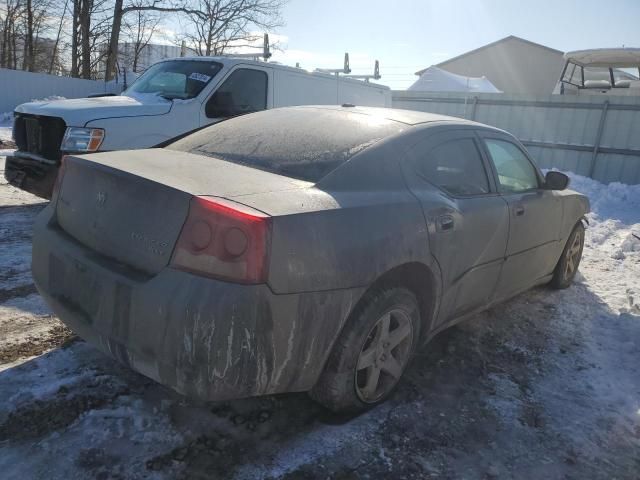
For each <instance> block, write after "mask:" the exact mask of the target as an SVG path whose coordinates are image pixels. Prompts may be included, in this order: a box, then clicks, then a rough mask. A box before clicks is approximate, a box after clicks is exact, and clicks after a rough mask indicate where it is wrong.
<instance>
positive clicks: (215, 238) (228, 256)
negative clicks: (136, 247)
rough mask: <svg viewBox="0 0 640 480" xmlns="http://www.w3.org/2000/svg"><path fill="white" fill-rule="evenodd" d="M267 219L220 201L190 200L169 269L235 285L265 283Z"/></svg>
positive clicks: (249, 210)
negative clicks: (231, 282)
mask: <svg viewBox="0 0 640 480" xmlns="http://www.w3.org/2000/svg"><path fill="white" fill-rule="evenodd" d="M269 241H270V218H269V216H268V215H265V214H263V213H262V212H259V211H257V210H253V209H251V208H248V207H245V206H244V205H239V204H237V203H234V202H230V201H227V200H223V199H218V198H216V199H213V198H208V197H193V198H192V199H191V204H190V205H189V214H188V216H187V220H186V222H185V223H184V226H183V227H182V231H181V232H180V236H179V238H178V241H177V243H176V246H175V248H174V250H173V256H172V257H171V266H172V267H174V268H178V269H180V270H185V271H188V272H191V273H195V274H197V275H205V276H208V277H214V278H221V279H225V280H230V281H233V282H239V283H263V282H265V281H266V279H267V268H268V258H267V257H268V250H269Z"/></svg>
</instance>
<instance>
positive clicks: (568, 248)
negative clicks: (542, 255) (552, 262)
mask: <svg viewBox="0 0 640 480" xmlns="http://www.w3.org/2000/svg"><path fill="white" fill-rule="evenodd" d="M583 248H584V225H582V222H578V223H577V225H576V226H575V227H574V228H573V231H572V232H571V235H569V239H568V240H567V243H566V245H565V246H564V249H563V250H562V255H561V256H560V260H558V264H557V265H556V268H555V270H554V271H553V278H552V279H551V283H550V285H551V287H553V288H555V289H558V290H560V289H563V288H567V287H568V286H569V285H571V283H572V282H573V279H574V278H575V276H576V273H577V272H578V266H579V265H580V260H581V259H582V250H583Z"/></svg>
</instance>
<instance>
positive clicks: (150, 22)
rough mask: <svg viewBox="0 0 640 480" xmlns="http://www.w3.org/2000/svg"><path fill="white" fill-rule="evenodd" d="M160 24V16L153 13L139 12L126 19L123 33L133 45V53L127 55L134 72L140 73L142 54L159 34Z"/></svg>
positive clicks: (126, 53)
mask: <svg viewBox="0 0 640 480" xmlns="http://www.w3.org/2000/svg"><path fill="white" fill-rule="evenodd" d="M159 24H160V16H159V15H158V13H157V12H153V11H147V10H138V11H136V12H133V13H132V14H131V15H130V17H125V18H124V22H123V33H124V35H125V38H127V39H128V40H129V41H130V45H131V51H130V52H126V51H125V55H127V56H128V58H127V60H128V63H129V65H130V67H131V69H132V70H133V71H134V72H137V71H138V62H139V59H140V54H141V53H142V51H143V50H144V49H145V47H146V46H147V45H148V44H149V42H150V41H151V39H152V38H153V36H154V35H155V34H156V33H157V31H158V26H159Z"/></svg>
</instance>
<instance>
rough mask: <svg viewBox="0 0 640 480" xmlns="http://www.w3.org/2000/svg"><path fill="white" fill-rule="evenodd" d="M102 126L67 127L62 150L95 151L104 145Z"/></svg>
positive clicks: (61, 146)
mask: <svg viewBox="0 0 640 480" xmlns="http://www.w3.org/2000/svg"><path fill="white" fill-rule="evenodd" d="M102 140H104V130H103V129H102V128H79V127H67V131H66V132H65V133H64V137H63V138H62V144H61V145H60V150H62V151H65V152H95V151H96V150H98V149H99V148H100V145H102Z"/></svg>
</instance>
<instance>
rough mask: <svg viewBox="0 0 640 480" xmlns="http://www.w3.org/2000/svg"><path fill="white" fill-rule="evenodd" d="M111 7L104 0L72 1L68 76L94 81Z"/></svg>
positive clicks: (105, 37) (105, 40)
mask: <svg viewBox="0 0 640 480" xmlns="http://www.w3.org/2000/svg"><path fill="white" fill-rule="evenodd" d="M110 7H111V4H110V2H109V1H108V0H73V14H72V17H73V19H72V31H71V75H72V76H74V77H82V78H95V77H96V76H97V74H98V66H99V63H100V61H101V60H102V59H103V58H104V55H105V52H106V47H105V46H106V42H107V39H108V33H109V29H110V23H111V22H110V20H111V19H110V17H109V11H110Z"/></svg>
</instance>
